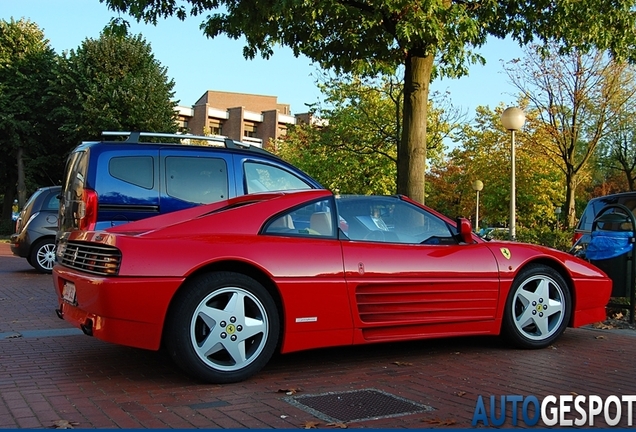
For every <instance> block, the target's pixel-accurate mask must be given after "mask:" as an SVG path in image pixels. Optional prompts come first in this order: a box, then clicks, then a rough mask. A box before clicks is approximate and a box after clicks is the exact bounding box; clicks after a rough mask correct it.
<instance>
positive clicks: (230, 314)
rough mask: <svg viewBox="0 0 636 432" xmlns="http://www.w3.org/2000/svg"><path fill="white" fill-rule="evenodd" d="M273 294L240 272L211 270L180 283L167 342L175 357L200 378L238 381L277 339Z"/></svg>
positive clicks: (256, 365)
mask: <svg viewBox="0 0 636 432" xmlns="http://www.w3.org/2000/svg"><path fill="white" fill-rule="evenodd" d="M279 329H280V323H279V316H278V310H277V308H276V304H275V303H274V301H273V299H272V297H271V295H270V294H269V293H268V292H267V290H266V289H265V288H264V287H263V286H262V285H261V284H260V283H258V282H257V281H255V280H254V279H252V278H250V277H247V276H245V275H242V274H239V273H231V272H218V273H209V274H206V275H203V276H201V277H198V278H196V279H194V280H192V281H190V282H189V283H188V284H187V285H186V286H184V287H183V288H182V292H181V295H179V296H178V298H177V299H176V302H175V304H174V307H173V309H172V310H171V313H170V316H169V320H168V323H167V331H166V345H167V347H168V349H169V352H170V354H171V356H172V357H173V359H174V360H175V362H176V363H177V364H178V365H179V366H181V367H182V368H183V369H184V370H185V371H186V372H188V373H190V374H191V375H193V376H195V377H196V378H199V379H201V380H204V381H208V382H214V383H227V382H235V381H242V380H244V379H246V378H248V377H250V376H251V375H253V374H254V373H256V372H257V371H258V370H260V369H261V368H262V367H263V366H264V365H265V364H266V363H267V361H268V360H269V359H270V357H271V356H272V354H273V352H274V349H275V348H276V345H277V343H278V336H279V331H280V330H279Z"/></svg>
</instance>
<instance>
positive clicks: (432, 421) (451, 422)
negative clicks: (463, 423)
mask: <svg viewBox="0 0 636 432" xmlns="http://www.w3.org/2000/svg"><path fill="white" fill-rule="evenodd" d="M422 421H423V422H426V423H428V424H432V425H438V426H452V425H454V424H455V423H457V422H456V421H455V420H452V419H447V420H442V419H438V418H434V419H427V420H422Z"/></svg>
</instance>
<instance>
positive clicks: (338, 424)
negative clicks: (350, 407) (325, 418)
mask: <svg viewBox="0 0 636 432" xmlns="http://www.w3.org/2000/svg"><path fill="white" fill-rule="evenodd" d="M325 426H328V427H332V428H340V429H347V428H348V426H347V425H346V424H344V423H327V424H326V425H325Z"/></svg>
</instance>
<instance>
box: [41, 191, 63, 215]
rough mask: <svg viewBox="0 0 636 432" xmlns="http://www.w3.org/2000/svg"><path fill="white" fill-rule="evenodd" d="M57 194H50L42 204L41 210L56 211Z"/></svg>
mask: <svg viewBox="0 0 636 432" xmlns="http://www.w3.org/2000/svg"><path fill="white" fill-rule="evenodd" d="M59 196H60V194H59V192H53V193H50V194H49V196H47V197H46V200H45V201H44V202H43V203H42V210H54V211H55V210H57V209H58V208H59V207H60V198H59Z"/></svg>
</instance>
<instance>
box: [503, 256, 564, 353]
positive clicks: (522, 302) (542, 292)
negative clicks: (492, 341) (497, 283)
mask: <svg viewBox="0 0 636 432" xmlns="http://www.w3.org/2000/svg"><path fill="white" fill-rule="evenodd" d="M505 308H506V309H505V310H504V317H503V323H502V333H503V334H504V336H506V337H507V338H508V339H509V340H510V341H511V342H512V343H513V344H515V345H516V346H518V347H520V348H545V347H547V346H549V345H550V344H552V343H553V342H554V341H555V340H556V339H557V338H558V337H559V336H561V334H563V332H564V331H565V329H566V327H567V325H568V323H569V322H570V315H571V314H572V296H571V294H570V290H569V288H568V284H567V283H566V282H565V280H564V279H563V276H561V275H560V274H559V273H558V272H557V271H556V270H554V269H552V268H551V267H548V266H545V265H541V264H533V265H530V266H528V267H526V268H525V269H523V270H522V271H521V272H520V273H519V274H518V275H517V277H516V278H515V280H514V281H513V283H512V287H511V289H510V292H509V293H508V298H507V300H506V305H505Z"/></svg>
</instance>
